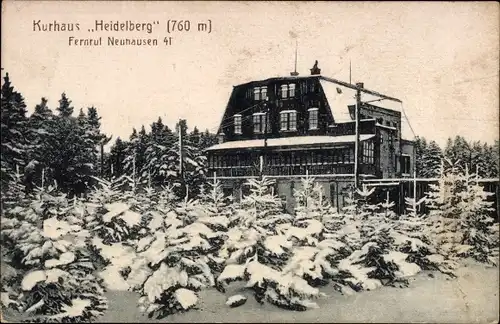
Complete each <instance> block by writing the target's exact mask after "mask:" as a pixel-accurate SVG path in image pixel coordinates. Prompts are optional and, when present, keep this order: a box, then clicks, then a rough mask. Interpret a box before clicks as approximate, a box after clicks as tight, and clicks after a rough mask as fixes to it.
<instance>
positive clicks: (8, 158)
mask: <svg viewBox="0 0 500 324" xmlns="http://www.w3.org/2000/svg"><path fill="white" fill-rule="evenodd" d="M26 112H27V110H26V104H25V103H24V98H23V96H22V95H21V94H20V93H19V92H17V91H15V90H14V87H13V86H12V84H11V82H10V78H9V74H8V73H6V74H5V77H4V82H3V84H2V89H1V126H2V127H1V138H2V143H1V166H0V172H1V173H0V180H1V183H2V190H6V189H8V186H7V184H8V183H9V182H10V181H11V180H12V176H13V175H14V173H15V170H16V166H18V167H19V168H21V171H23V169H24V166H25V165H26V164H27V153H28V149H29V147H28V135H29V134H28V127H27V123H28V118H27V117H26Z"/></svg>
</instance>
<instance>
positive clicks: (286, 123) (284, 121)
mask: <svg viewBox="0 0 500 324" xmlns="http://www.w3.org/2000/svg"><path fill="white" fill-rule="evenodd" d="M280 130H282V131H295V130H297V111H296V110H284V111H282V112H280Z"/></svg>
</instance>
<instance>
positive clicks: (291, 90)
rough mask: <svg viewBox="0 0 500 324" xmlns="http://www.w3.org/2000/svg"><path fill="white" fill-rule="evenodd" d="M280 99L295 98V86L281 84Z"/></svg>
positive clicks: (292, 84)
mask: <svg viewBox="0 0 500 324" xmlns="http://www.w3.org/2000/svg"><path fill="white" fill-rule="evenodd" d="M280 97H281V98H282V99H286V98H293V97H295V84H294V83H291V84H282V85H281V88H280Z"/></svg>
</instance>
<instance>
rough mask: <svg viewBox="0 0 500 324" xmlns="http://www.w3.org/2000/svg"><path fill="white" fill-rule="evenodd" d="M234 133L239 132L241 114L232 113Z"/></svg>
mask: <svg viewBox="0 0 500 324" xmlns="http://www.w3.org/2000/svg"><path fill="white" fill-rule="evenodd" d="M234 133H235V134H241V115H239V114H237V115H234Z"/></svg>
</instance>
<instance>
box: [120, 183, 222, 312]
mask: <svg viewBox="0 0 500 324" xmlns="http://www.w3.org/2000/svg"><path fill="white" fill-rule="evenodd" d="M152 216H153V217H152V218H151V219H150V221H149V223H148V224H147V228H148V229H149V230H148V233H147V235H146V236H144V237H143V238H141V239H140V240H139V241H138V242H137V244H136V253H137V256H136V258H135V259H134V260H133V263H132V264H131V265H130V272H129V274H128V276H127V282H128V284H129V285H130V287H131V288H132V289H134V290H137V291H138V292H139V293H140V294H141V295H142V297H141V298H140V300H139V305H140V309H141V310H142V311H143V312H146V313H147V314H148V315H149V316H155V317H158V318H162V317H165V316H167V315H169V314H171V313H175V312H178V311H186V310H189V309H191V308H193V307H195V306H196V304H197V302H198V296H197V294H196V292H197V291H198V290H200V289H202V288H204V287H210V286H214V285H215V278H214V274H213V270H212V268H211V265H214V264H217V263H220V262H218V261H217V257H215V256H214V254H213V253H214V252H216V251H217V250H218V248H219V246H220V244H221V242H222V241H223V238H224V235H225V232H223V231H220V227H216V226H213V225H214V222H211V220H213V219H211V217H210V215H207V214H206V212H205V210H204V208H202V206H200V205H199V204H198V202H197V201H192V200H185V201H184V202H181V203H176V202H175V196H174V195H173V194H172V188H169V189H168V190H167V192H166V193H165V194H164V195H162V198H160V199H159V203H158V204H157V205H156V206H154V210H153V212H152ZM219 225H220V224H219Z"/></svg>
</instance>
